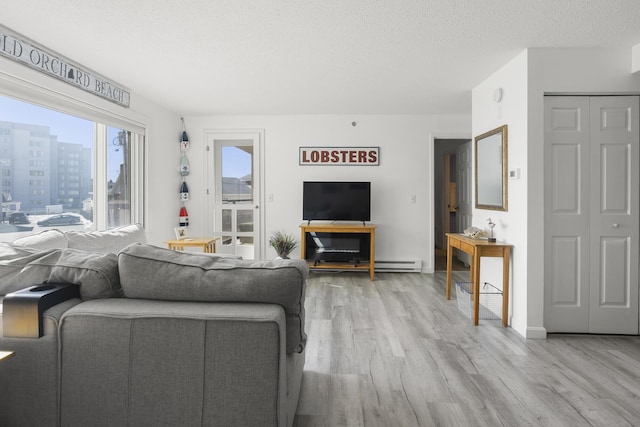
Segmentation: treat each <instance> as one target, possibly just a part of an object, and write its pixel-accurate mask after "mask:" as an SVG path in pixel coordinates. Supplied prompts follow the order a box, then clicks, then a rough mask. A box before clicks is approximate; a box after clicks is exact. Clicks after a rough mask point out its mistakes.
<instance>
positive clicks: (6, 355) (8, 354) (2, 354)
mask: <svg viewBox="0 0 640 427" xmlns="http://www.w3.org/2000/svg"><path fill="white" fill-rule="evenodd" d="M14 354H15V352H13V351H0V361H2V360H7V359H11V358H12V357H13V355H14Z"/></svg>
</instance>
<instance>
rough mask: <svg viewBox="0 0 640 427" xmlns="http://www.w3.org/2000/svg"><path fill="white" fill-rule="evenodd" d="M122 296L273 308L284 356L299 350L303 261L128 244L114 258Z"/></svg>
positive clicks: (302, 340) (302, 336)
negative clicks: (282, 319) (280, 313)
mask: <svg viewBox="0 0 640 427" xmlns="http://www.w3.org/2000/svg"><path fill="white" fill-rule="evenodd" d="M118 267H119V270H120V280H121V283H122V289H123V292H124V296H125V297H127V298H142V299H156V300H171V301H209V302H252V303H270V304H278V305H280V306H282V307H283V308H284V311H285V315H286V324H287V352H288V353H292V352H294V351H297V352H300V351H302V350H303V349H304V345H305V342H306V338H307V337H306V334H305V332H304V292H305V287H306V279H307V276H308V274H309V267H308V266H307V264H306V262H304V261H303V260H278V261H249V260H237V259H230V258H222V257H216V256H211V255H208V254H198V253H192V252H179V251H173V250H169V249H164V248H159V247H155V246H151V245H140V244H138V245H131V246H128V247H127V248H125V249H123V250H122V251H120V253H119V254H118Z"/></svg>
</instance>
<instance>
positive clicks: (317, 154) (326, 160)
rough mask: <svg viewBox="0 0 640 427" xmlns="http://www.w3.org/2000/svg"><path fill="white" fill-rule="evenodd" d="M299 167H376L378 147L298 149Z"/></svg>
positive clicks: (378, 157) (378, 162)
mask: <svg viewBox="0 0 640 427" xmlns="http://www.w3.org/2000/svg"><path fill="white" fill-rule="evenodd" d="M299 162H300V166H378V165H379V164H380V147H300V159H299Z"/></svg>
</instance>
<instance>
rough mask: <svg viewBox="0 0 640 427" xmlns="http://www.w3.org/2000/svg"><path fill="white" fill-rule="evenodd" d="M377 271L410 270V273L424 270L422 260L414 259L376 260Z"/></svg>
mask: <svg viewBox="0 0 640 427" xmlns="http://www.w3.org/2000/svg"><path fill="white" fill-rule="evenodd" d="M374 268H375V270H376V271H380V272H385V271H388V272H409V273H420V272H421V271H422V261H420V260H412V261H380V260H376V263H375V266H374Z"/></svg>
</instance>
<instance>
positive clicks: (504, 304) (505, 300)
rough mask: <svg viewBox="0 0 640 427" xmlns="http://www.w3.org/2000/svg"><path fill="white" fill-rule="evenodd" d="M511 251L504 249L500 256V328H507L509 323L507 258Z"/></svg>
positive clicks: (507, 248)
mask: <svg viewBox="0 0 640 427" xmlns="http://www.w3.org/2000/svg"><path fill="white" fill-rule="evenodd" d="M510 252H511V249H510V248H509V247H506V248H504V252H503V254H502V256H503V258H502V283H503V285H502V326H507V323H508V321H509V258H510Z"/></svg>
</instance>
